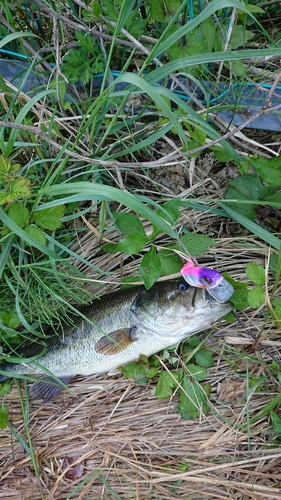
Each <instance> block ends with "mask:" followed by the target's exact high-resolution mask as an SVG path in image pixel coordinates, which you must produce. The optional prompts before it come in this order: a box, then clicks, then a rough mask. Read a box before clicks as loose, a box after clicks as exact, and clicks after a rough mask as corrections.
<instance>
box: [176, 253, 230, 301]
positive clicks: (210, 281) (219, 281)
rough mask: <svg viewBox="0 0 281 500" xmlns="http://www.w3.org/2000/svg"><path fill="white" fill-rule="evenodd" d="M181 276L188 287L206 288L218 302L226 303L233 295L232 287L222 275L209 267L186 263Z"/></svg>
mask: <svg viewBox="0 0 281 500" xmlns="http://www.w3.org/2000/svg"><path fill="white" fill-rule="evenodd" d="M181 274H182V276H183V278H184V279H185V281H186V282H187V283H188V284H189V285H191V286H195V287H197V288H206V290H208V292H209V294H210V295H212V297H214V299H216V300H217V301H218V302H222V303H223V302H227V300H228V299H229V298H230V297H231V296H232V295H233V293H234V288H233V286H232V285H231V284H230V283H229V282H228V281H227V280H226V279H225V278H224V277H223V276H222V274H220V273H219V272H218V271H215V270H214V269H210V268H209V267H199V266H194V265H193V264H192V263H191V262H186V264H185V265H184V266H183V267H182V269H181Z"/></svg>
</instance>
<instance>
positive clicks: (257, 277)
mask: <svg viewBox="0 0 281 500" xmlns="http://www.w3.org/2000/svg"><path fill="white" fill-rule="evenodd" d="M246 276H247V277H248V278H249V280H251V281H252V282H253V283H255V284H256V285H264V283H265V269H264V268H263V267H262V266H259V264H256V263H255V262H249V263H248V264H247V267H246Z"/></svg>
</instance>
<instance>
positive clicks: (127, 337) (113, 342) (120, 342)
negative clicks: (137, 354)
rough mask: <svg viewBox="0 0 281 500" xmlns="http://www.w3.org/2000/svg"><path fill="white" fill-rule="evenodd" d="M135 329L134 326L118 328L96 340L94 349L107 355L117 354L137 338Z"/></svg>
mask: <svg viewBox="0 0 281 500" xmlns="http://www.w3.org/2000/svg"><path fill="white" fill-rule="evenodd" d="M136 330H137V327H136V326H133V327H131V328H120V329H119V330H115V331H114V332H111V333H109V334H108V335H104V336H103V337H101V338H100V339H99V340H98V341H97V343H96V345H95V351H96V352H101V353H102V354H105V355H107V356H112V355H113V354H117V353H118V352H120V351H123V350H124V349H127V347H129V346H130V345H131V344H132V343H133V342H135V341H136V340H137V337H136Z"/></svg>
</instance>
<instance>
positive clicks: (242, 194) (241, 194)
mask: <svg viewBox="0 0 281 500" xmlns="http://www.w3.org/2000/svg"><path fill="white" fill-rule="evenodd" d="M270 194H272V190H271V189H270V188H268V187H266V186H264V185H263V184H262V183H261V181H260V179H259V177H258V176H257V175H252V174H245V175H242V176H241V177H237V179H234V180H233V181H231V182H230V183H229V185H228V187H227V188H226V190H225V191H224V194H223V196H224V198H225V199H226V200H237V202H236V203H228V206H229V207H230V208H234V209H235V210H236V211H237V212H238V213H240V214H242V215H243V216H244V217H247V218H248V219H250V220H254V219H255V217H256V211H255V207H256V204H253V203H251V204H247V203H239V201H240V200H242V201H246V200H249V201H255V200H257V201H258V200H262V199H263V198H264V197H265V196H268V195H270Z"/></svg>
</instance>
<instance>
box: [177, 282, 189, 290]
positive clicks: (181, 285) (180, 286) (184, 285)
mask: <svg viewBox="0 0 281 500" xmlns="http://www.w3.org/2000/svg"><path fill="white" fill-rule="evenodd" d="M188 288H189V284H188V283H186V281H181V282H180V283H179V284H178V290H179V291H180V292H185V291H186V290H187V289H188Z"/></svg>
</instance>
